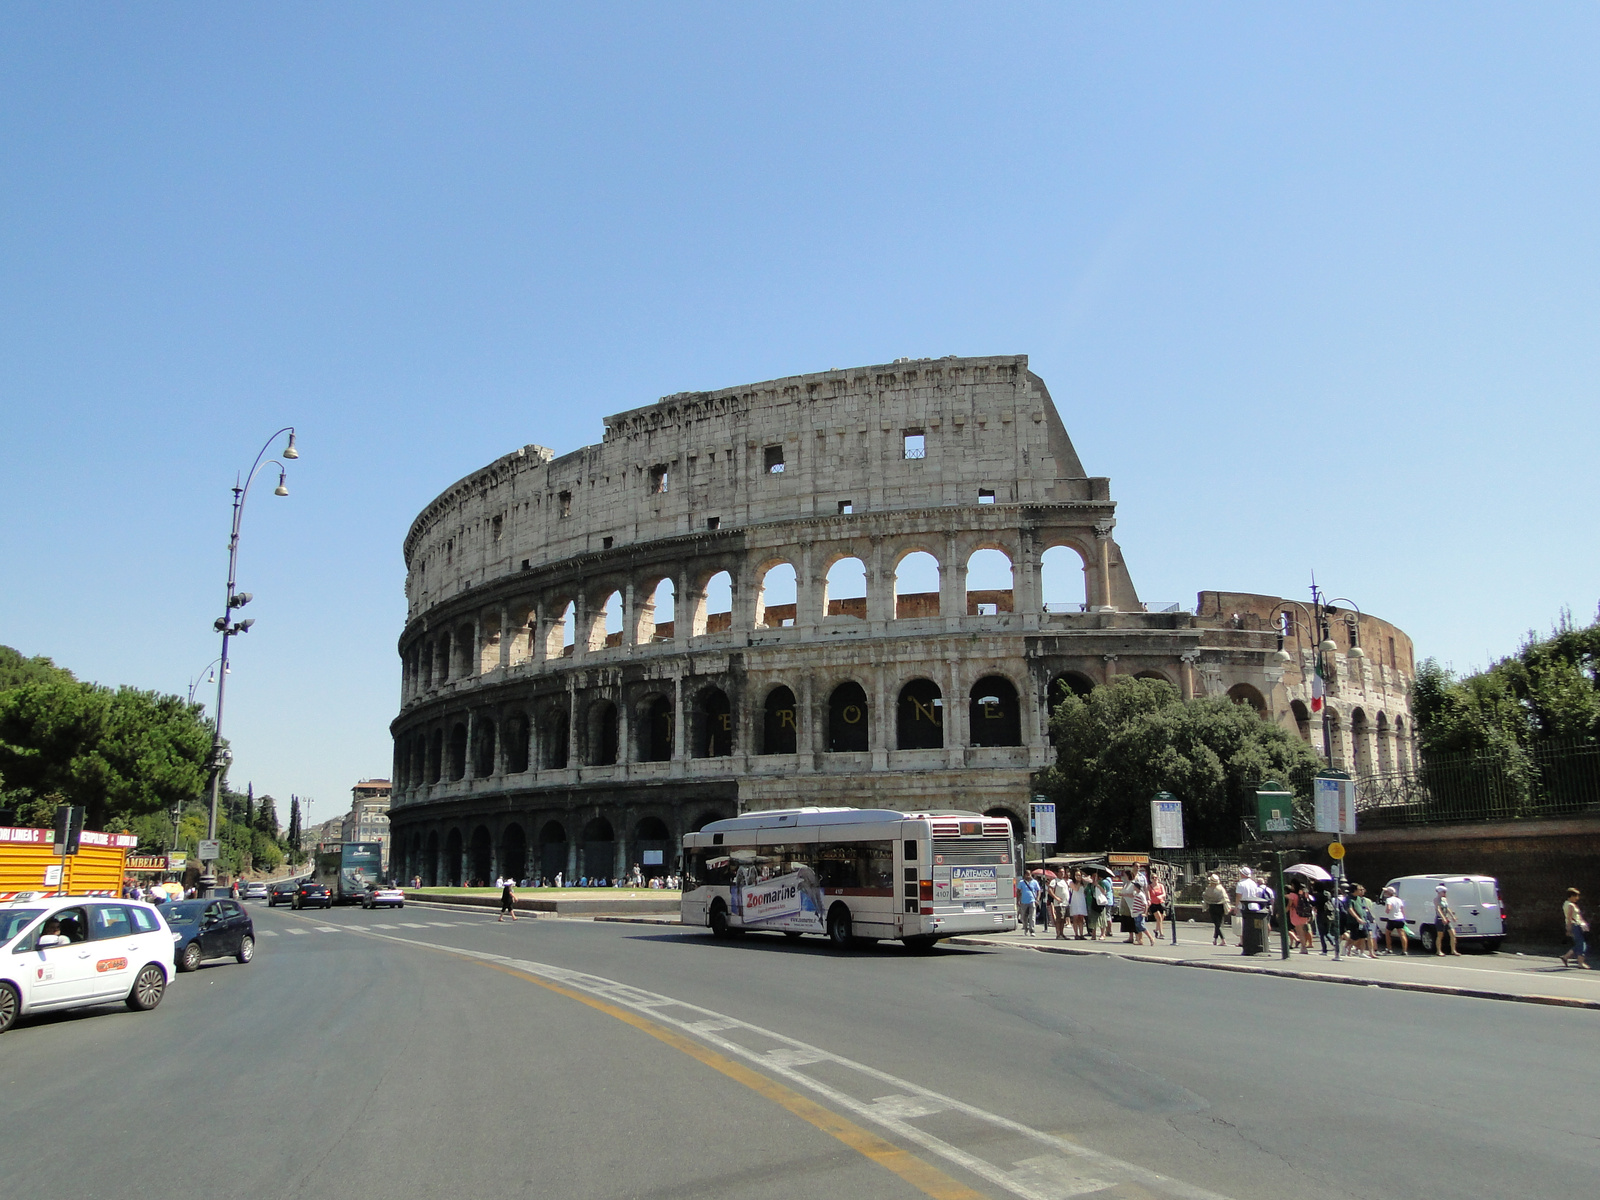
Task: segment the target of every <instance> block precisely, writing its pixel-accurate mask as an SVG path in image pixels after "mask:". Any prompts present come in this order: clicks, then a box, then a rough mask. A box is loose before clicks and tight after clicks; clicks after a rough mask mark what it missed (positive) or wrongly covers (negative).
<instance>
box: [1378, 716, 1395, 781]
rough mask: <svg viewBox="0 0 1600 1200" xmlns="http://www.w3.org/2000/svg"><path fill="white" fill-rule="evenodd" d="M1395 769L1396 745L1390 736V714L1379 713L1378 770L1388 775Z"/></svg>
mask: <svg viewBox="0 0 1600 1200" xmlns="http://www.w3.org/2000/svg"><path fill="white" fill-rule="evenodd" d="M1393 770H1394V746H1393V743H1392V742H1391V741H1390V738H1389V714H1388V713H1379V714H1378V771H1379V772H1380V773H1381V774H1384V775H1387V774H1388V773H1389V772H1390V771H1393Z"/></svg>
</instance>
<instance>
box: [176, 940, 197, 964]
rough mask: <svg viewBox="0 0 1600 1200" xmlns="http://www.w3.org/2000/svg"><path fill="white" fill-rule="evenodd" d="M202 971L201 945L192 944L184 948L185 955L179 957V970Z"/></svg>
mask: <svg viewBox="0 0 1600 1200" xmlns="http://www.w3.org/2000/svg"><path fill="white" fill-rule="evenodd" d="M199 969H200V943H199V942H190V943H189V944H188V945H187V946H185V947H184V948H183V953H182V954H180V955H178V970H180V971H198V970H199Z"/></svg>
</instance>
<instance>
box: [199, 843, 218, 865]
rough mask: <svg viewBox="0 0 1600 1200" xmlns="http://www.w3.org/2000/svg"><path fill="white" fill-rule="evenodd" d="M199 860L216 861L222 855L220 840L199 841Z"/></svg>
mask: <svg viewBox="0 0 1600 1200" xmlns="http://www.w3.org/2000/svg"><path fill="white" fill-rule="evenodd" d="M197 857H198V858H199V859H200V861H201V862H216V861H217V859H219V858H221V857H222V842H221V841H220V840H209V841H208V840H206V839H204V838H202V839H201V841H200V853H199V855H198V856H197Z"/></svg>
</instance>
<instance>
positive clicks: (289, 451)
mask: <svg viewBox="0 0 1600 1200" xmlns="http://www.w3.org/2000/svg"><path fill="white" fill-rule="evenodd" d="M283 456H284V457H285V458H299V457H300V451H298V450H296V449H295V448H294V430H292V429H291V430H290V431H289V444H288V445H287V446H286V447H284V451H283Z"/></svg>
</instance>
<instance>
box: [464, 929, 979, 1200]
mask: <svg viewBox="0 0 1600 1200" xmlns="http://www.w3.org/2000/svg"><path fill="white" fill-rule="evenodd" d="M446 953H448V951H447V952H446ZM468 961H469V962H476V963H478V964H479V965H481V966H485V967H490V968H492V969H494V970H496V971H504V972H505V973H506V974H507V975H514V976H516V977H517V978H518V979H525V980H527V981H528V982H529V983H536V984H538V985H539V986H540V987H542V988H545V989H546V990H548V991H552V992H555V993H556V994H557V995H558V996H565V997H566V998H567V999H569V1000H576V1001H577V1002H578V1003H579V1004H587V1005H588V1006H589V1007H590V1008H592V1009H595V1010H596V1011H597V1012H603V1013H605V1014H606V1015H607V1016H608V1017H615V1018H616V1019H617V1020H619V1021H622V1022H625V1023H626V1024H628V1025H632V1026H633V1027H634V1028H635V1029H637V1030H639V1031H640V1032H642V1033H647V1034H649V1035H650V1036H651V1037H653V1038H655V1039H656V1040H657V1041H659V1042H663V1043H665V1044H666V1045H668V1046H671V1047H672V1048H673V1049H674V1050H681V1051H683V1053H685V1054H687V1055H689V1057H691V1058H693V1059H695V1060H696V1061H698V1062H702V1063H704V1064H705V1065H706V1066H708V1067H710V1068H711V1069H712V1070H713V1071H719V1072H721V1073H722V1074H723V1075H726V1076H727V1077H728V1078H729V1079H732V1080H734V1081H736V1082H738V1083H742V1084H744V1085H745V1086H746V1087H747V1088H749V1089H750V1090H751V1091H753V1092H757V1093H759V1094H760V1095H762V1096H765V1097H766V1098H767V1099H768V1100H771V1101H772V1102H773V1103H774V1104H777V1105H779V1106H780V1107H782V1108H785V1109H787V1110H788V1111H789V1112H791V1113H793V1114H794V1115H795V1116H797V1117H799V1118H800V1119H801V1120H803V1121H807V1122H809V1123H810V1124H812V1125H815V1126H816V1127H817V1128H818V1129H820V1130H822V1132H823V1133H826V1134H828V1135H829V1136H831V1137H835V1138H838V1139H839V1141H841V1142H843V1143H844V1144H845V1145H846V1146H849V1147H850V1149H852V1150H854V1151H856V1152H857V1153H859V1154H862V1155H864V1156H865V1157H867V1158H869V1159H871V1160H872V1161H873V1162H875V1163H877V1164H878V1165H879V1166H880V1167H885V1168H887V1169H888V1170H890V1171H893V1172H894V1173H895V1174H896V1175H898V1176H900V1178H901V1179H904V1180H905V1181H906V1182H907V1183H909V1184H910V1185H911V1186H912V1187H914V1188H916V1189H917V1190H918V1191H920V1192H922V1193H924V1194H925V1195H928V1196H932V1197H934V1200H986V1198H985V1197H984V1195H983V1193H982V1192H975V1191H973V1190H972V1189H971V1188H969V1187H967V1186H966V1185H965V1184H963V1183H960V1182H958V1181H957V1180H955V1179H952V1178H951V1177H950V1176H949V1175H946V1174H945V1173H944V1172H943V1171H941V1170H939V1168H937V1167H935V1166H933V1165H932V1164H930V1163H926V1162H924V1161H923V1160H922V1159H920V1158H918V1157H917V1156H916V1155H914V1154H911V1153H908V1152H907V1151H905V1150H902V1149H900V1147H898V1146H896V1145H894V1144H893V1143H892V1142H887V1141H885V1140H884V1139H883V1138H881V1137H879V1136H878V1135H877V1134H875V1133H873V1132H871V1131H870V1130H867V1129H863V1128H862V1127H861V1126H860V1125H857V1124H856V1123H855V1122H854V1121H850V1120H847V1119H846V1118H844V1117H841V1116H840V1115H839V1114H838V1113H835V1112H833V1111H832V1110H830V1109H827V1108H824V1107H823V1106H822V1105H820V1104H818V1103H817V1102H816V1101H814V1100H809V1099H807V1098H806V1097H805V1096H802V1095H801V1094H800V1093H799V1092H797V1091H795V1090H794V1089H792V1088H789V1087H786V1086H785V1085H784V1084H781V1083H779V1082H777V1081H776V1080H774V1079H768V1078H767V1077H766V1076H765V1075H763V1074H761V1073H760V1072H759V1071H753V1070H751V1069H750V1068H749V1067H746V1066H744V1065H743V1064H741V1063H737V1062H734V1061H733V1060H732V1059H731V1058H726V1057H724V1056H723V1055H721V1054H718V1053H717V1052H716V1051H715V1050H712V1049H710V1048H709V1047H707V1046H702V1045H701V1044H700V1043H698V1042H696V1041H694V1040H693V1039H691V1038H686V1037H684V1036H683V1035H682V1034H680V1033H675V1032H673V1031H672V1030H670V1029H668V1028H666V1027H665V1026H664V1025H658V1024H656V1023H655V1022H654V1021H652V1020H650V1019H649V1018H647V1017H641V1016H639V1015H638V1014H637V1013H631V1012H629V1011H628V1010H627V1009H625V1008H619V1007H617V1006H616V1005H614V1004H608V1003H606V1002H605V1001H604V1000H597V999H595V998H594V997H593V996H585V995H584V994H583V993H582V992H575V991H573V990H572V989H570V988H564V987H562V986H561V985H560V984H558V983H551V982H550V981H549V980H547V979H540V978H539V977H538V976H537V975H530V974H528V972H526V971H519V970H518V969H517V968H515V967H507V966H502V965H500V964H499V963H486V962H483V960H481V959H468Z"/></svg>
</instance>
